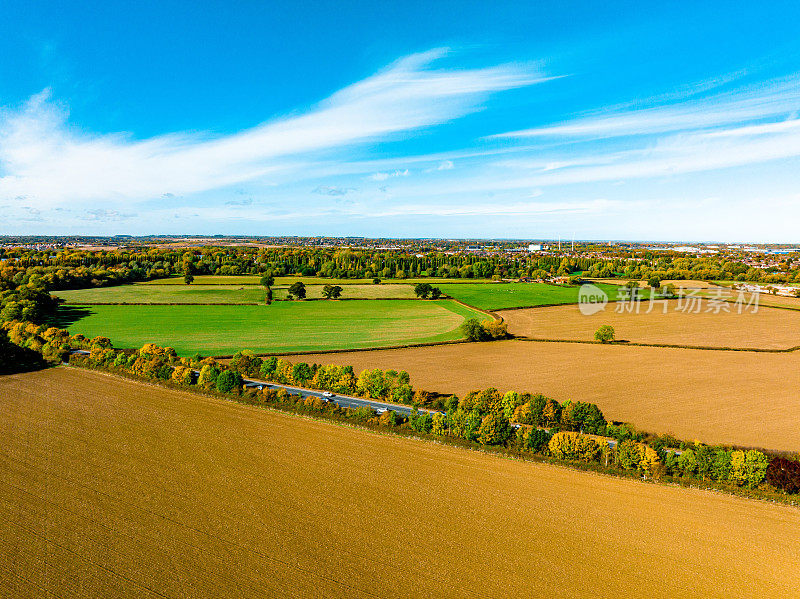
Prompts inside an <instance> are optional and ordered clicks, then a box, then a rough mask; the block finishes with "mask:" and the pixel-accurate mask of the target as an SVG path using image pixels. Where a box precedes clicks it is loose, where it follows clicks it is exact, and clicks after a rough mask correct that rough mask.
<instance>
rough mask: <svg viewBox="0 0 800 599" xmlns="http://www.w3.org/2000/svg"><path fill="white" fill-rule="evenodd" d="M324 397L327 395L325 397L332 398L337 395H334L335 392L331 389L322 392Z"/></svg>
mask: <svg viewBox="0 0 800 599" xmlns="http://www.w3.org/2000/svg"><path fill="white" fill-rule="evenodd" d="M322 397H325V398H330V397H335V396H334V394H333V393H331V392H330V391H324V392H323V393H322Z"/></svg>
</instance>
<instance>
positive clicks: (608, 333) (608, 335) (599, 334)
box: [594, 324, 616, 343]
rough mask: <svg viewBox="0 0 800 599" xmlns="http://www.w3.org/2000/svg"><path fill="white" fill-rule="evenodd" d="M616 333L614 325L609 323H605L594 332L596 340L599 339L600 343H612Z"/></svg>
mask: <svg viewBox="0 0 800 599" xmlns="http://www.w3.org/2000/svg"><path fill="white" fill-rule="evenodd" d="M615 335H616V333H615V332H614V327H612V326H611V325H608V324H604V325H603V326H601V327H600V328H599V329H597V330H596V331H595V332H594V338H595V340H597V341H599V342H600V343H611V342H612V341H614V337H615Z"/></svg>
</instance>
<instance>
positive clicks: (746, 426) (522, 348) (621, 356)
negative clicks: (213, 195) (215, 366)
mask: <svg viewBox="0 0 800 599" xmlns="http://www.w3.org/2000/svg"><path fill="white" fill-rule="evenodd" d="M288 359H289V360H292V361H299V360H303V361H305V362H309V363H313V362H316V363H318V364H351V365H353V366H354V367H355V369H356V372H358V371H360V370H363V369H364V368H376V367H377V368H394V369H398V370H400V369H402V370H407V371H408V372H409V373H410V374H411V383H412V384H413V385H414V386H417V387H421V388H423V389H427V390H430V391H439V392H442V393H456V394H458V395H460V396H462V397H463V394H465V393H467V392H468V391H470V390H472V389H485V388H487V387H497V388H498V389H501V390H509V389H511V390H516V391H530V392H536V393H544V394H546V395H549V396H551V397H554V398H556V399H558V400H560V401H564V400H567V399H572V400H575V401H590V402H594V403H596V404H597V405H599V406H600V408H601V409H602V410H603V412H604V413H605V415H606V417H607V418H609V419H612V420H622V421H626V422H631V423H633V424H635V425H636V426H637V427H639V428H641V429H643V430H647V431H652V432H658V433H667V432H671V433H673V434H675V435H678V436H679V437H680V438H683V439H689V440H693V439H699V440H701V441H704V442H707V443H736V444H740V445H745V446H753V447H766V448H768V449H781V450H787V451H798V450H800V394H798V389H800V352H792V353H780V354H772V353H755V352H734V351H717V350H692V349H675V348H662V347H636V346H624V345H599V344H586V343H548V342H545V343H538V342H532V341H497V342H492V343H464V344H460V345H449V346H448V345H445V346H435V347H416V348H408V349H399V350H377V351H366V352H348V353H339V354H314V355H304V356H302V357H300V356H294V357H291V356H290V357H289V358H288Z"/></svg>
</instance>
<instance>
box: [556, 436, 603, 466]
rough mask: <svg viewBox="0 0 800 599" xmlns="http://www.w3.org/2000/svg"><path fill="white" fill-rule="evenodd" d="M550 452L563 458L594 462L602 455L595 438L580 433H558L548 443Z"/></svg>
mask: <svg viewBox="0 0 800 599" xmlns="http://www.w3.org/2000/svg"><path fill="white" fill-rule="evenodd" d="M547 447H548V449H549V450H550V453H551V454H553V455H554V456H555V457H557V458H559V459H562V460H578V461H581V462H586V463H588V462H593V461H595V460H596V459H597V457H598V456H599V455H600V446H599V445H598V444H597V442H596V441H595V440H594V439H591V438H590V437H587V436H585V435H581V434H580V433H572V432H563V433H556V434H555V435H553V437H552V438H551V439H550V442H549V443H548V444H547Z"/></svg>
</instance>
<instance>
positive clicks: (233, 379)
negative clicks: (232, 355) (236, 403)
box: [217, 370, 242, 393]
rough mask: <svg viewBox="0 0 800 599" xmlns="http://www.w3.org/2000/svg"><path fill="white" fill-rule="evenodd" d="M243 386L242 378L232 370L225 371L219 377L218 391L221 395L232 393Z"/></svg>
mask: <svg viewBox="0 0 800 599" xmlns="http://www.w3.org/2000/svg"><path fill="white" fill-rule="evenodd" d="M241 384H242V379H241V377H240V376H239V375H238V374H236V373H235V372H233V371H232V370H223V371H222V372H221V373H220V374H219V376H218V377H217V391H219V392H221V393H231V392H232V391H234V390H237V389H238V388H239V385H241Z"/></svg>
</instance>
